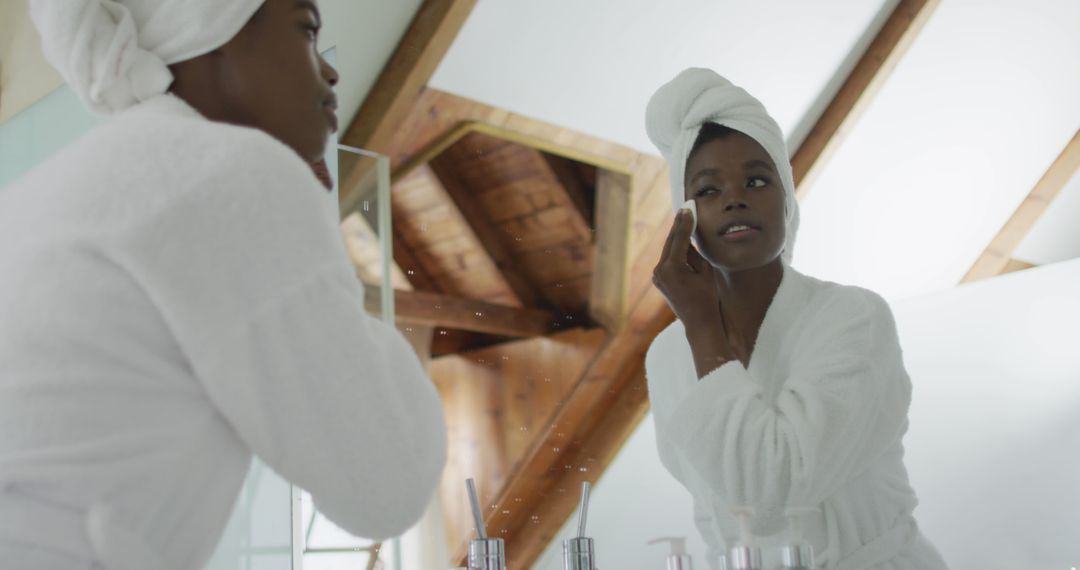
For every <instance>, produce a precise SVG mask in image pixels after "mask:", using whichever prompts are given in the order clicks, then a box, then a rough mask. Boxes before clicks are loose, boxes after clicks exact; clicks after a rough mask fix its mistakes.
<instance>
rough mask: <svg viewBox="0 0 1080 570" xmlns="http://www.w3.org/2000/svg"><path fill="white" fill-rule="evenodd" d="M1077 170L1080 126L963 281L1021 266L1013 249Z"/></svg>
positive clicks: (975, 279)
mask: <svg viewBox="0 0 1080 570" xmlns="http://www.w3.org/2000/svg"><path fill="white" fill-rule="evenodd" d="M1077 170H1080V130H1078V131H1077V132H1076V134H1075V135H1073V138H1072V140H1070V141H1069V143H1068V144H1067V145H1065V149H1064V150H1062V151H1061V154H1059V155H1058V157H1057V159H1055V160H1054V162H1053V164H1051V165H1050V168H1048V169H1047V170H1046V173H1045V174H1043V176H1042V178H1040V179H1039V182H1038V183H1037V184H1035V187H1034V188H1032V189H1031V192H1029V193H1028V195H1027V197H1026V198H1024V201H1023V202H1021V203H1020V206H1019V207H1018V208H1017V209H1016V211H1015V212H1013V215H1012V217H1010V218H1009V221H1007V222H1005V226H1004V227H1002V228H1001V231H999V232H998V233H997V235H996V236H994V239H993V240H991V241H990V245H988V246H986V249H985V250H984V251H983V253H982V255H980V256H979V258H978V259H977V260H976V261H975V264H974V265H972V266H971V269H970V270H969V271H968V272H967V275H965V276H964V278H963V279H962V280H961V281H960V282H961V283H970V282H972V281H978V280H980V279H986V278H989V277H994V276H996V275H1000V274H1002V273H1005V272H1006V270H1007V269H1011V270H1016V269H1018V268H1019V266H1017V265H1015V264H1013V265H1010V261H1012V259H1011V257H1012V254H1013V252H1014V251H1016V248H1017V247H1019V246H1020V243H1021V242H1023V241H1024V238H1025V237H1026V236H1027V235H1028V232H1030V231H1031V228H1032V227H1034V226H1035V223H1036V222H1038V221H1039V218H1041V217H1042V215H1043V213H1044V212H1045V211H1046V209H1047V208H1048V207H1049V206H1050V203H1051V202H1053V201H1054V198H1056V197H1057V195H1058V193H1060V192H1061V189H1062V188H1064V187H1065V185H1066V184H1068V182H1069V180H1070V179H1072V177H1073V176H1074V175H1076V172H1077Z"/></svg>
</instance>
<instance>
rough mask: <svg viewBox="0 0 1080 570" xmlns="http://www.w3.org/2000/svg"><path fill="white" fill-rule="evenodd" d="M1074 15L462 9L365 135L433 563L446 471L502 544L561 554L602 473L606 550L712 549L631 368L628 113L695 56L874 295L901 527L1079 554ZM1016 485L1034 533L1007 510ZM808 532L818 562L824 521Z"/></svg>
mask: <svg viewBox="0 0 1080 570" xmlns="http://www.w3.org/2000/svg"><path fill="white" fill-rule="evenodd" d="M1075 10H1076V8H1075V7H1066V6H1063V5H1060V3H1059V4H1054V3H1050V2H1046V3H1040V4H1038V6H1037V7H1031V8H1025V9H1024V10H1022V11H1021V10H1020V9H1019V8H1018V7H1016V6H1007V5H1005V4H1004V3H1002V4H1001V5H994V7H988V6H986V5H980V6H974V5H956V4H955V3H940V4H939V3H936V2H899V1H896V0H891V1H879V2H871V3H865V2H859V3H856V2H846V1H840V0H838V1H836V2H829V3H826V4H820V3H819V4H815V5H813V6H811V5H803V4H798V3H794V2H771V3H766V4H761V5H755V6H748V5H746V6H742V5H741V6H728V5H723V6H720V5H716V6H713V5H708V6H706V5H703V4H702V3H696V2H685V3H677V5H670V4H665V5H662V6H661V5H655V4H653V3H645V2H638V3H633V4H632V5H629V6H628V5H626V4H625V3H624V4H620V5H619V6H615V5H614V4H612V3H609V2H596V3H588V5H582V4H580V3H576V4H573V5H571V4H570V3H554V4H552V3H547V4H532V3H526V2H486V3H477V4H476V6H474V7H472V8H471V11H470V13H469V15H468V19H467V21H466V22H465V23H464V25H462V26H461V29H460V31H459V32H458V33H457V36H456V38H455V39H454V41H453V43H452V44H451V45H450V46H449V48H448V49H447V50H446V52H445V54H441V63H440V64H439V66H438V68H437V69H436V70H435V72H434V74H433V75H432V77H431V79H430V81H428V83H427V87H426V88H425V89H423V90H420V91H419V92H418V93H417V94H416V96H415V97H413V98H412V99H409V103H408V105H407V108H408V110H407V112H406V113H405V116H404V118H403V119H400V120H399V121H398V122H397V123H395V125H396V126H395V128H394V129H393V136H389V137H387V138H385V139H384V142H385V143H386V147H385V148H386V149H387V151H386V152H387V155H388V156H389V157H390V161H391V172H392V180H393V204H392V208H391V210H392V219H393V224H394V239H395V245H394V260H395V262H396V263H397V264H398V266H399V267H400V268H401V271H402V273H403V274H404V275H405V276H406V278H407V280H408V281H409V283H410V284H411V286H412V294H413V295H414V297H413V299H414V305H412V308H411V309H410V311H411V313H410V314H409V315H408V317H407V318H406V317H404V316H403V315H402V314H399V315H398V319H399V326H403V323H405V322H408V323H411V325H410V326H415V325H417V324H420V323H423V324H425V325H426V326H429V327H431V332H430V337H429V339H430V348H429V350H428V351H427V352H425V353H424V354H423V355H422V356H425V357H426V356H430V358H431V361H430V370H431V373H432V377H433V379H434V381H435V382H436V384H437V386H438V387H439V389H440V392H441V394H442V396H443V398H444V403H445V407H446V411H447V421H448V424H449V429H450V437H451V459H450V463H449V465H448V467H447V471H446V475H445V477H444V481H443V484H442V486H441V488H440V491H439V498H440V508H441V510H442V517H443V520H444V529H445V532H446V541H445V548H446V549H447V550H448V553H449V560H447V564H446V565H447V567H452V566H455V565H462V563H463V561H464V558H465V552H466V547H467V544H468V540H469V539H470V538H472V537H473V536H474V530H473V528H472V526H473V525H472V523H471V516H470V515H469V509H468V501H467V498H466V496H465V492H464V484H463V483H464V480H465V478H467V477H474V478H476V480H477V482H478V485H479V491H480V496H481V502H482V504H483V508H484V509H485V512H486V515H485V522H486V525H487V530H488V532H489V533H490V534H491V535H492V536H496V537H504V538H505V540H506V541H507V556H508V562H509V565H510V567H514V568H543V569H545V570H547V569H549V568H550V569H554V568H557V567H560V565H561V564H562V551H561V548H562V540H563V539H565V538H567V537H569V536H571V534H572V533H573V532H574V530H575V529H574V525H575V523H574V520H573V516H572V515H573V513H574V512H575V508H576V506H577V505H576V502H577V498H578V492H577V490H578V489H579V486H580V483H581V482H582V481H591V482H594V483H595V484H596V487H595V491H594V499H593V505H592V507H591V509H590V512H591V513H592V514H591V523H590V529H591V530H590V533H591V536H593V537H594V538H595V539H596V541H597V550H598V553H597V557H598V565H599V566H601V567H609V566H610V567H654V568H660V567H663V565H664V563H665V557H666V556H667V554H668V550H667V547H665V546H662V545H654V546H648V545H647V544H646V543H647V542H648V541H649V540H651V539H654V538H657V537H661V536H671V535H675V536H685V537H687V539H688V550H689V552H690V554H691V555H692V556H693V558H694V559H695V563H696V564H697V565H698V567H708V566H707V561H706V558H707V557H706V540H705V539H704V538H703V534H702V532H701V530H700V529H699V528H698V526H697V525H695V512H694V509H693V502H692V500H691V493H690V492H688V490H687V489H686V488H685V487H684V486H683V485H682V484H680V482H679V481H678V480H677V479H675V478H674V477H672V475H671V474H670V473H669V472H668V470H667V469H665V467H664V465H663V464H662V463H661V462H660V457H659V455H658V452H657V445H656V435H655V434H656V425H657V420H656V416H655V415H654V411H653V410H651V408H650V406H649V399H648V390H647V386H646V380H645V377H644V371H643V366H642V365H643V357H644V354H645V352H646V350H647V349H648V347H649V345H650V343H651V342H652V340H653V338H654V337H655V336H656V335H657V334H658V333H659V332H660V331H661V330H663V329H664V328H665V327H666V326H667V325H668V324H669V323H670V322H671V319H672V318H673V317H672V315H671V314H670V311H669V310H668V308H667V305H666V303H665V301H664V298H663V297H662V296H660V295H659V293H658V292H657V291H655V290H654V289H653V287H652V283H651V273H652V269H653V266H654V265H655V263H656V260H657V259H658V258H659V255H660V251H661V248H662V246H663V241H664V237H665V236H666V234H667V231H668V228H670V225H671V220H672V218H671V215H670V208H669V203H670V200H671V199H670V197H669V195H668V193H667V184H668V182H667V172H666V164H665V163H664V161H663V159H662V158H661V157H659V156H658V153H657V152H656V150H655V147H653V145H652V143H651V142H650V141H649V139H648V137H647V134H646V132H645V129H643V128H642V125H643V118H644V113H645V108H646V104H647V102H648V100H649V97H650V95H652V93H653V92H654V91H655V90H656V89H657V88H658V87H659V86H660V85H662V84H663V83H664V82H666V81H668V80H670V79H671V78H672V77H674V76H675V74H676V73H677V72H678V71H679V70H681V69H683V68H685V67H688V66H691V65H700V66H706V67H710V68H712V69H716V70H718V71H720V72H721V73H722V74H723V75H724V76H726V77H728V78H730V79H732V80H733V81H735V82H736V83H738V84H739V85H742V86H744V87H745V88H746V89H747V90H748V91H750V92H751V93H753V94H754V95H755V96H756V97H757V98H758V99H760V100H761V101H762V102H763V103H764V105H765V106H766V108H768V109H769V111H770V113H771V114H772V116H773V117H774V118H775V119H776V120H777V122H778V123H779V124H780V126H781V128H782V129H783V131H784V132H785V133H786V135H787V136H786V142H787V145H788V147H789V149H791V154H792V159H793V164H794V169H795V176H796V179H798V181H799V184H798V188H799V191H800V195H801V197H800V202H801V210H802V226H801V228H800V230H799V240H798V244H797V248H796V253H795V257H794V262H793V264H794V265H793V267H794V269H795V270H797V271H799V272H801V273H804V274H806V275H810V276H813V277H816V278H820V279H826V280H830V281H836V282H840V283H845V284H852V285H857V286H860V287H865V288H867V289H870V290H873V291H875V292H877V293H878V294H880V295H881V296H882V297H883V298H884V299H885V300H886V301H887V303H888V306H889V308H890V311H891V313H892V314H893V316H894V317H895V322H896V327H897V332H898V338H899V345H900V346H901V347H902V348H903V362H904V366H905V369H906V372H907V374H908V376H909V377H910V379H911V385H912V396H911V398H912V399H911V404H910V407H909V408H908V409H907V410H906V413H905V417H906V418H907V422H908V425H907V428H906V432H905V433H904V436H903V438H902V439H901V440H900V441H901V442H902V444H903V450H904V455H903V459H902V460H901V459H899V458H897V459H896V460H895V461H893V462H892V464H891V465H892V466H893V468H894V469H900V468H902V469H904V470H906V473H907V476H906V479H907V480H909V481H910V485H911V487H912V488H913V489H914V496H915V497H917V498H918V500H919V504H918V506H917V507H915V508H914V511H913V512H914V516H915V519H916V520H917V521H918V526H919V529H920V531H921V532H922V534H923V535H924V536H925V537H926V539H927V540H928V541H929V542H930V543H932V544H933V545H934V547H935V548H936V549H937V550H938V551H940V552H941V554H942V556H943V557H944V558H945V560H946V561H947V562H948V563H949V564H950V565H954V566H963V565H968V564H970V565H975V564H982V565H989V566H998V565H1002V564H1004V563H1005V562H1004V561H1006V560H1008V561H1009V562H1008V563H1009V564H1013V565H1019V564H1025V565H1027V564H1030V561H1031V560H1034V559H1037V560H1039V563H1040V564H1042V565H1045V566H1051V565H1056V566H1061V567H1071V566H1072V565H1075V564H1076V558H1077V553H1076V552H1075V547H1073V546H1072V543H1071V541H1070V539H1069V538H1068V537H1069V536H1071V535H1073V534H1075V531H1076V527H1077V523H1076V522H1073V521H1072V520H1071V518H1070V515H1069V514H1067V513H1068V511H1069V509H1068V508H1063V507H1062V506H1061V503H1060V502H1059V501H1060V499H1061V498H1062V497H1072V494H1071V491H1069V489H1071V486H1069V485H1068V484H1067V482H1066V478H1067V477H1070V476H1075V475H1076V468H1075V467H1074V466H1072V465H1071V462H1067V461H1062V458H1061V457H1060V456H1058V455H1055V453H1054V451H1053V450H1054V449H1059V448H1061V449H1064V448H1068V444H1069V443H1070V442H1069V441H1068V438H1067V435H1064V434H1067V431H1068V430H1065V429H1064V428H1062V427H1061V426H1062V425H1064V422H1065V421H1066V420H1065V417H1066V416H1065V414H1067V413H1069V409H1070V405H1074V404H1075V402H1076V394H1075V393H1074V392H1073V389H1072V388H1071V387H1070V384H1068V383H1067V382H1066V379H1068V378H1072V377H1075V376H1076V373H1077V372H1078V371H1080V368H1078V366H1077V363H1076V362H1075V360H1074V359H1072V358H1071V355H1070V353H1071V352H1072V351H1070V350H1069V349H1068V348H1067V347H1063V346H1062V345H1061V344H1060V343H1059V342H1058V341H1057V340H1056V339H1058V338H1068V337H1069V336H1070V335H1069V333H1068V330H1069V329H1068V328H1066V327H1067V324H1068V323H1071V322H1073V319H1074V318H1075V316H1076V313H1075V304H1076V294H1075V293H1072V292H1069V291H1068V290H1067V284H1068V283H1069V280H1070V279H1072V277H1070V276H1071V275H1072V272H1075V271H1076V269H1075V267H1071V268H1070V266H1069V263H1070V260H1072V259H1075V258H1076V257H1077V255H1078V254H1080V251H1077V249H1076V246H1075V245H1074V244H1076V243H1080V240H1078V239H1077V236H1076V235H1075V232H1074V230H1072V229H1071V227H1070V224H1069V223H1068V222H1064V221H1063V220H1068V219H1071V216H1070V215H1069V214H1068V212H1074V211H1075V207H1076V205H1077V199H1076V198H1073V197H1072V196H1075V195H1076V194H1078V193H1080V182H1078V181H1076V180H1075V177H1074V176H1073V173H1074V172H1075V170H1076V159H1075V158H1070V157H1072V156H1073V153H1075V152H1076V151H1075V149H1076V148H1077V143H1076V141H1075V136H1076V132H1077V131H1076V127H1077V125H1078V124H1080V115H1078V111H1077V109H1076V108H1075V106H1074V105H1071V104H1069V103H1066V101H1072V100H1075V99H1076V96H1077V95H1080V84H1078V83H1077V81H1076V80H1075V78H1072V77H1071V76H1068V75H1067V74H1062V73H1060V69H1061V68H1064V66H1065V65H1067V62H1065V60H1064V59H1063V58H1066V54H1068V53H1072V52H1075V48H1076V47H1077V45H1078V44H1077V43H1076V39H1075V36H1076V34H1075V30H1071V31H1070V26H1068V25H1066V24H1064V22H1073V21H1080V20H1078V19H1077V18H1078V17H1080V15H1078V14H1077V13H1076V12H1075ZM687 14H693V15H694V17H693V18H689V19H688V18H687V17H686V16H687ZM766 22H767V23H768V25H767V26H765V25H764V23H766ZM523 23H527V24H523ZM1072 27H1073V28H1075V26H1072ZM550 30H559V31H560V32H559V34H560V35H559V37H560V39H559V41H557V42H552V41H551V35H550V33H549V31H550ZM1035 37H1037V38H1039V40H1038V41H1027V40H1021V39H1020V38H1035ZM718 38H720V39H718ZM982 38H995V40H994V41H980V39H982ZM493 46H497V47H493ZM976 46H979V47H978V48H976ZM523 62H528V64H523ZM1032 62H1038V63H1034V64H1033V63H1032ZM1054 62H1057V63H1054ZM1033 106H1034V107H1035V109H1032V107H1033ZM1012 109H1025V112H1024V113H1023V115H1024V118H1023V119H1021V120H1013V119H1007V118H1006V117H1011V116H1014V115H1016V113H1015V112H1013V111H1011V110H1012ZM1028 111H1030V112H1031V114H1030V116H1029V113H1028ZM1055 165H1056V166H1055ZM1040 180H1052V181H1055V182H1054V183H1053V185H1052V186H1053V187H1054V188H1053V190H1049V187H1048V186H1047V183H1046V182H1043V183H1040ZM1070 180H1072V181H1071V182H1070ZM1050 196H1054V198H1050ZM1051 200H1052V201H1051ZM1033 204H1034V205H1035V206H1037V208H1036V210H1031V209H1029V208H1030V207H1031V206H1032V205H1033ZM1040 204H1041V205H1040ZM1018 206H1021V208H1023V209H1021V210H1018V209H1017V207H1018ZM1033 212H1034V213H1033ZM1014 213H1015V214H1016V216H1014ZM1014 218H1015V219H1014ZM1010 219H1014V220H1013V221H1012V222H1010ZM1003 228H1005V229H1004V230H1003ZM1002 244H1004V245H1002ZM1032 266H1038V267H1032ZM1021 269H1022V270H1023V271H1019V270H1021ZM1008 272H1015V274H1012V273H1010V274H1009V275H1005V273H1008ZM1052 291H1056V292H1055V293H1051V292H1052ZM419 293H424V294H427V295H428V296H426V297H423V298H422V299H421V296H420V295H419ZM1038 299H1044V300H1040V301H1038V302H1036V300H1038ZM425 303H426V304H425ZM1033 303H1034V304H1033ZM425 306H426V307H429V309H432V310H428V311H427V312H425V310H424V307H425ZM435 306H438V307H440V309H437V310H435V309H433V307H435ZM1048 307H1054V309H1048ZM450 308H453V310H452V311H450ZM437 311H438V312H437ZM442 311H445V312H442ZM451 313H452V314H451ZM1020 331H1022V332H1020ZM1051 347H1052V348H1051ZM1035 355H1038V356H1037V357H1036V356H1035ZM1033 377H1034V378H1037V380H1033V379H1032V378H1033ZM1036 385H1037V386H1038V387H1036ZM1005 418H1008V420H1006V419H1005ZM1035 442H1038V444H1035ZM894 451H895V448H894ZM1021 466H1026V467H1021ZM894 473H897V472H896V471H894ZM1051 473H1053V474H1051ZM1031 481H1040V482H1045V486H1044V485H1032V484H1031ZM1051 489H1052V491H1050V490H1051ZM995 490H996V491H995ZM992 491H995V492H992ZM1069 500H1071V499H1069ZM901 502H902V501H901ZM1055 503H1056V504H1057V507H1056V508H1055V507H1054V504H1055ZM1066 503H1067V504H1071V503H1069V502H1068V501H1066ZM1035 505H1040V506H1039V507H1038V508H1039V509H1040V512H1054V513H1055V515H1054V516H1055V517H1056V518H1054V524H1053V525H1051V528H1052V529H1053V530H1050V531H1048V530H1047V527H1046V526H1043V525H1039V528H1038V529H1036V528H1030V527H1028V526H1027V525H1025V523H1024V522H1022V521H1024V520H1030V518H1031V516H1030V514H1028V515H1027V516H1024V515H1025V514H1027V513H1030V512H1033V510H1034V509H1035V508H1036V506H1035ZM894 506H895V505H894ZM1028 509H1030V510H1028ZM701 515H702V513H701V512H698V513H697V516H698V517H699V518H700V516H701ZM820 516H822V517H824V515H823V514H822V515H820ZM729 522H730V521H729ZM809 526H810V527H813V528H819V527H820V526H821V525H820V524H810V525H809ZM725 528H726V529H727V531H728V532H730V529H731V526H730V524H729V525H728V526H726V527H725ZM773 530H777V529H773ZM819 530H820V528H819ZM782 531H783V528H780V529H779V530H777V532H782ZM713 534H714V538H715V534H723V532H719V533H717V532H714V533H713ZM774 534H775V533H774ZM808 536H810V537H811V538H812V539H813V540H814V541H817V543H816V546H817V547H818V549H819V551H818V554H819V555H820V556H822V557H823V558H822V560H828V558H825V557H824V556H825V555H826V553H827V551H828V545H829V541H828V540H827V539H826V538H825V537H823V536H822V535H821V534H820V533H819V534H818V535H814V534H813V532H809V531H808ZM725 538H731V537H730V534H729V536H727V537H725ZM765 538H767V537H765ZM773 538H775V536H774V537H773ZM988 538H989V539H990V540H989V541H988V540H987V539H988ZM860 540H861V539H860ZM761 542H762V543H763V544H764V545H765V546H764V547H763V549H764V550H766V551H768V550H770V549H771V550H772V552H773V554H771V555H769V556H772V557H773V558H772V559H769V560H767V561H766V562H767V564H774V563H776V559H775V557H776V549H775V548H773V546H775V544H773V546H770V544H771V543H769V542H768V540H764V539H763V540H762V541H761ZM833 542H834V543H835V542H836V541H835V540H834V541H833ZM989 543H993V544H994V547H988V546H987V545H988V544H989ZM1003 543H1008V545H1009V546H999V545H1001V544H1003ZM1026 545H1031V546H1030V547H1028V546H1026ZM841 550H843V549H842V548H841ZM849 550H851V549H849ZM848 554H850V552H840V551H839V550H838V551H837V553H835V554H834V555H833V556H835V557H839V558H842V557H843V556H845V555H848ZM1021 557H1022V560H1023V562H1021Z"/></svg>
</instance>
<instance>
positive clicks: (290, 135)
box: [218, 0, 338, 163]
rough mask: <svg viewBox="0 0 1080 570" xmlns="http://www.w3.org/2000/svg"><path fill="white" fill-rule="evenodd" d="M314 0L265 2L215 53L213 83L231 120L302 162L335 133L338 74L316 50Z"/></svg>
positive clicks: (317, 23)
mask: <svg viewBox="0 0 1080 570" xmlns="http://www.w3.org/2000/svg"><path fill="white" fill-rule="evenodd" d="M321 26H322V20H321V17H320V14H319V9H318V6H317V4H316V2H315V0H266V3H265V4H264V5H263V6H262V7H261V8H260V9H259V12H257V13H256V15H255V16H254V17H253V18H252V19H251V21H250V22H248V24H247V25H246V26H244V28H243V29H242V30H241V31H240V33H238V34H237V35H236V37H234V38H233V39H232V40H230V41H229V43H228V44H226V45H224V46H222V48H221V49H220V54H221V58H222V59H221V62H222V65H221V66H220V67H219V73H220V74H221V76H220V77H219V78H218V83H219V85H220V86H221V88H222V95H223V97H224V99H225V106H226V113H227V114H228V115H229V116H230V118H231V120H233V121H235V122H237V123H240V124H242V125H245V126H250V127H254V128H257V129H260V130H262V131H265V132H266V133H268V134H270V135H271V136H273V137H275V138H277V139H278V140H280V141H282V142H283V143H285V144H286V145H288V146H289V147H291V148H292V149H293V150H295V151H296V153H297V154H299V155H300V156H301V158H303V159H304V160H306V161H307V162H309V163H311V162H316V161H318V160H320V159H321V158H322V157H323V155H324V153H325V152H326V144H327V141H328V140H329V137H330V133H332V132H334V131H336V130H337V128H338V125H337V98H336V97H335V95H334V92H333V86H334V85H335V84H337V81H338V75H337V71H336V70H335V69H334V68H333V67H331V66H330V65H329V64H328V63H327V62H326V61H325V60H323V58H322V56H320V55H319V52H318V48H317V38H318V32H319V29H320V27H321Z"/></svg>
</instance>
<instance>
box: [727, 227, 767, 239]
mask: <svg viewBox="0 0 1080 570" xmlns="http://www.w3.org/2000/svg"><path fill="white" fill-rule="evenodd" d="M759 231H760V230H757V229H755V228H749V229H745V230H739V231H735V232H729V233H726V234H721V235H720V239H723V240H728V241H740V240H743V239H746V238H750V237H753V236H754V235H755V234H757V233H758V232H759Z"/></svg>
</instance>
